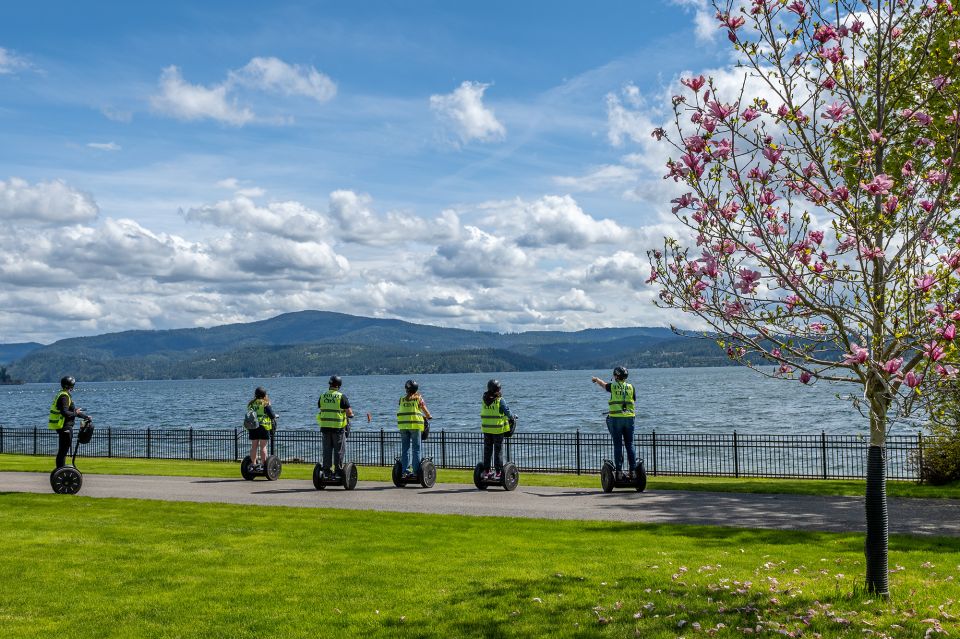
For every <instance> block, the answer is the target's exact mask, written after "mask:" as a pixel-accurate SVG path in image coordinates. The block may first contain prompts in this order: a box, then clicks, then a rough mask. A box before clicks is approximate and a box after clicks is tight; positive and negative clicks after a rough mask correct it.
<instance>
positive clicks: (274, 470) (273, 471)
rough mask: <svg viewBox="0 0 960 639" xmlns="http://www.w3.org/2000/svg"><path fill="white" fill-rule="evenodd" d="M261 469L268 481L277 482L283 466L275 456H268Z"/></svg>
mask: <svg viewBox="0 0 960 639" xmlns="http://www.w3.org/2000/svg"><path fill="white" fill-rule="evenodd" d="M263 468H264V471H265V473H266V476H267V479H268V480H269V481H277V480H278V479H280V471H282V470H283V464H282V463H281V462H280V458H279V457H277V456H276V455H268V456H267V462H266V463H265V464H264V465H263Z"/></svg>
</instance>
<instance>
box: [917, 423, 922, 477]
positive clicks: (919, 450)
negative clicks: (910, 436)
mask: <svg viewBox="0 0 960 639" xmlns="http://www.w3.org/2000/svg"><path fill="white" fill-rule="evenodd" d="M917 481H919V482H923V433H922V432H920V431H919V430H918V431H917Z"/></svg>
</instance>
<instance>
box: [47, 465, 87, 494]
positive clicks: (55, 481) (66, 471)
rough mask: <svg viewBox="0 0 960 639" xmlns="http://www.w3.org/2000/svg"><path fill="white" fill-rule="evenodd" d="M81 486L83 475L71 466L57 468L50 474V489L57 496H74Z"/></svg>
mask: <svg viewBox="0 0 960 639" xmlns="http://www.w3.org/2000/svg"><path fill="white" fill-rule="evenodd" d="M81 486H83V475H81V474H80V471H79V470H77V469H76V468H74V467H73V466H64V467H63V468H58V469H56V470H55V471H53V472H52V473H51V474H50V487H51V488H53V492H55V493H57V494H58V495H76V494H77V493H79V492H80V487H81Z"/></svg>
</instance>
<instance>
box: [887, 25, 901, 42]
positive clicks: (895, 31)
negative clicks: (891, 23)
mask: <svg viewBox="0 0 960 639" xmlns="http://www.w3.org/2000/svg"><path fill="white" fill-rule="evenodd" d="M901 35H903V29H901V28H900V27H894V28H892V29H890V37H891V38H893V39H894V40H896V39H897V38H899V37H900V36H901Z"/></svg>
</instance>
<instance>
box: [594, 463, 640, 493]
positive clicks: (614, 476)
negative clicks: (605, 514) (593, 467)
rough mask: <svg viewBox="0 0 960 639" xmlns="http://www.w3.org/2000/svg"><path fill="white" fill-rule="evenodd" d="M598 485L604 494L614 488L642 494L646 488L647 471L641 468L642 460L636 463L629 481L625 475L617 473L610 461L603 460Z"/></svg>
mask: <svg viewBox="0 0 960 639" xmlns="http://www.w3.org/2000/svg"><path fill="white" fill-rule="evenodd" d="M600 485H601V486H602V487H603V492H605V493H612V492H613V489H614V488H633V489H634V490H635V491H637V492H638V493H642V492H643V491H644V490H646V488H647V471H646V469H645V468H644V466H643V460H642V459H641V460H638V461H637V467H636V468H635V469H634V471H633V479H630V477H629V476H628V475H627V473H625V472H623V471H622V470H621V471H618V470H617V467H616V466H614V465H613V462H612V461H610V460H609V459H604V460H603V465H602V466H601V467H600Z"/></svg>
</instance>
